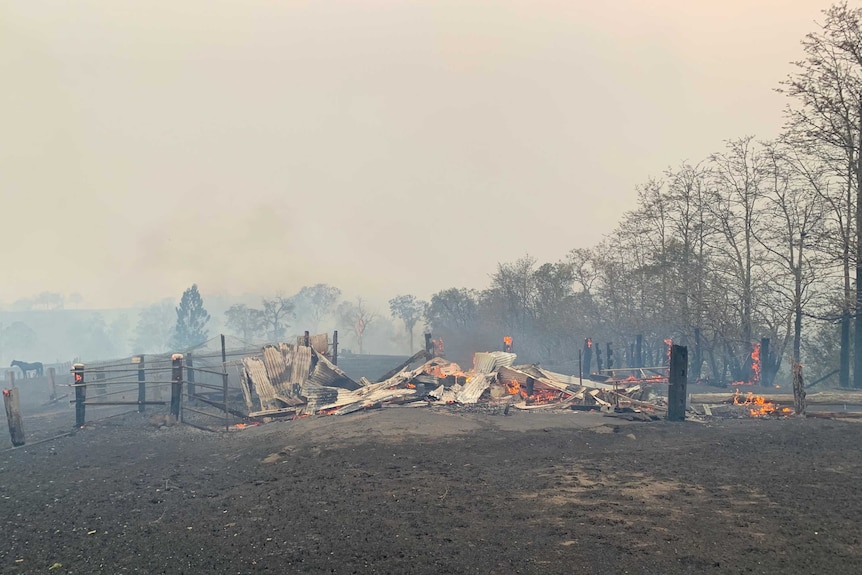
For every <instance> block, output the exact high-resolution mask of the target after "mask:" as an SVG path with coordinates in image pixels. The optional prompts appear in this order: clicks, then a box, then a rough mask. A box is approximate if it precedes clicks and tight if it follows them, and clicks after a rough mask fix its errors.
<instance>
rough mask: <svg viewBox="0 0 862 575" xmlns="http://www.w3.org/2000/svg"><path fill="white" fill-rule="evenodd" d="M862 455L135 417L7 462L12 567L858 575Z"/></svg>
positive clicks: (558, 432) (353, 419)
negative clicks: (211, 428)
mask: <svg viewBox="0 0 862 575" xmlns="http://www.w3.org/2000/svg"><path fill="white" fill-rule="evenodd" d="M68 415H69V414H68V411H65V410H64V411H62V412H59V414H58V415H57V417H62V418H68ZM64 421H65V420H64ZM4 431H5V430H4ZM860 445H862V425H859V424H856V423H851V422H838V421H831V420H800V419H779V420H754V419H751V420H726V421H714V422H711V423H709V424H698V423H684V424H670V423H666V422H656V423H629V422H625V421H620V420H616V419H613V418H608V417H603V416H601V415H600V414H595V413H575V412H568V413H561V414H552V413H525V412H517V411H515V412H512V413H511V414H510V415H508V416H506V415H502V414H499V415H487V414H478V413H459V412H458V411H453V410H450V409H442V408H440V409H438V408H435V409H428V408H425V409H418V408H406V407H401V408H386V409H382V410H376V411H372V412H367V413H358V414H354V415H349V416H343V417H334V416H332V417H321V418H307V419H300V420H296V421H285V422H277V423H271V424H268V425H265V426H261V427H256V428H249V429H246V430H244V431H237V432H232V433H229V434H228V433H221V434H213V433H206V432H202V431H198V430H194V429H190V428H188V427H171V428H163V429H161V430H159V429H156V428H154V427H152V426H150V425H149V423H148V420H147V418H146V417H141V416H138V415H136V414H133V415H128V416H125V417H119V418H114V419H110V420H106V421H104V422H102V423H98V424H95V425H92V426H89V427H87V428H86V429H84V430H81V431H79V432H77V433H76V434H75V435H73V436H70V437H65V438H61V439H57V440H53V441H48V442H46V443H42V444H39V445H34V446H30V447H24V448H21V449H17V450H14V451H8V450H7V451H4V452H2V453H0V532H2V534H3V537H2V543H0V572H3V573H22V574H23V573H57V574H60V573H68V574H71V573H77V574H92V573H106V574H107V573H112V574H113V573H242V574H244V573H345V574H347V573H380V574H396V573H397V574H407V573H417V574H420V573H422V574H424V573H427V574H439V573H488V574H490V573H499V574H508V573H534V574H537V575H538V574H542V575H544V574H549V573H654V574H661V575H666V574H675V573H691V574H701V573H716V574H718V573H782V574H785V575H786V574H795V573H807V574H808V573H818V574H819V573H825V574H840V573H848V574H849V573H853V574H857V573H860V572H862V551H860V549H862V547H860V544H859V543H860V542H859V539H860V536H862V526H860V516H862V514H860V511H862V509H860V495H859V493H860V491H859V489H858V484H859V476H860V471H862V456H860V449H859V448H860Z"/></svg>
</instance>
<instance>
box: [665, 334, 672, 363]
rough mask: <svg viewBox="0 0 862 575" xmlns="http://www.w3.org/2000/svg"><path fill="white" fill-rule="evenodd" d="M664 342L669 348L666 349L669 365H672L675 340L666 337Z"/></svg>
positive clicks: (666, 358)
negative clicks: (671, 355) (671, 352)
mask: <svg viewBox="0 0 862 575" xmlns="http://www.w3.org/2000/svg"><path fill="white" fill-rule="evenodd" d="M664 344H665V345H666V346H667V350H666V351H665V360H666V361H667V365H668V367H670V350H671V348H673V340H672V339H670V338H666V339H665V340H664Z"/></svg>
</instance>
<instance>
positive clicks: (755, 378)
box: [751, 343, 761, 385]
mask: <svg viewBox="0 0 862 575" xmlns="http://www.w3.org/2000/svg"><path fill="white" fill-rule="evenodd" d="M760 368H761V366H760V343H755V344H754V347H753V348H752V350H751V384H752V385H756V384H758V383H760Z"/></svg>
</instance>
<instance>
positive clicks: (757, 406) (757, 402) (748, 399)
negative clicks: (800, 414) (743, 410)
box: [733, 389, 790, 417]
mask: <svg viewBox="0 0 862 575" xmlns="http://www.w3.org/2000/svg"><path fill="white" fill-rule="evenodd" d="M733 403H734V405H750V406H751V409H749V410H748V413H749V415H751V416H752V417H761V416H764V415H772V414H773V413H775V412H776V411H778V408H777V407H776V406H775V404H774V403H772V402H771V401H766V398H765V397H763V396H762V395H754V394H753V393H752V392H750V391H749V392H748V393H747V394H746V395H745V398H744V399H742V398H741V396H740V393H739V390H738V389H737V390H736V393H734V394H733ZM781 411H782V413H789V412H790V409H788V408H786V407H785V408H784V409H782V410H781Z"/></svg>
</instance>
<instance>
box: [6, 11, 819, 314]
mask: <svg viewBox="0 0 862 575" xmlns="http://www.w3.org/2000/svg"><path fill="white" fill-rule="evenodd" d="M827 5H828V3H827V2H817V1H809V2H779V1H760V2H742V1H739V0H733V1H722V2H718V1H710V2H679V1H675V2H671V1H669V0H665V1H659V2H650V3H645V2H641V1H639V0H626V1H620V2H613V3H599V2H572V1H567V2H557V1H533V0H531V1H529V2H526V1H513V0H495V1H493V2H478V1H476V2H474V1H468V2H464V1H458V2H454V1H443V2H392V1H371V0H369V1H364V2H346V1H333V2H281V3H274V2H269V1H266V2H262V1H258V2H253V1H246V2H213V1H211V0H208V1H207V2H200V1H196V2H193V1H188V0H184V1H179V2H158V3H146V4H139V3H131V2H117V1H115V0H94V1H89V2H70V3H60V4H57V3H52V4H50V5H49V4H44V3H34V2H5V3H3V4H2V5H0V74H2V78H3V86H4V89H3V90H2V91H0V125H2V126H3V130H2V136H0V190H2V192H0V198H2V199H0V211H2V213H3V237H4V241H3V245H4V247H3V259H4V265H5V268H6V271H7V274H6V278H7V279H6V280H4V281H3V282H0V302H2V303H5V304H8V303H10V302H13V301H15V300H16V299H19V298H24V297H31V296H33V295H34V294H36V293H39V292H43V291H54V292H61V293H64V294H69V293H79V294H81V296H82V297H83V305H84V306H86V307H89V308H114V307H117V308H119V307H130V306H134V305H141V304H143V303H146V302H152V301H156V300H159V299H161V298H165V297H170V298H174V299H176V298H177V297H178V295H179V294H180V293H181V292H182V290H183V289H185V288H186V287H188V286H189V285H190V284H192V283H193V282H197V283H198V284H199V285H200V286H201V289H202V291H203V292H204V293H205V294H214V293H218V294H242V293H265V294H271V293H276V292H282V293H285V294H289V293H293V292H295V291H296V290H297V289H298V288H299V287H300V286H302V285H308V284H314V283H318V282H325V283H330V284H333V285H337V286H339V287H340V288H341V289H342V290H343V291H344V294H345V296H347V297H353V296H355V295H364V296H366V297H369V298H371V299H373V300H375V301H378V302H385V301H386V300H387V299H388V298H389V297H392V296H393V295H395V294H398V293H414V294H416V295H418V296H420V297H423V298H427V297H428V296H429V295H430V294H431V293H433V292H435V291H437V290H440V289H443V288H446V287H450V286H453V285H454V286H466V287H475V288H481V287H484V286H485V285H487V280H488V274H490V273H491V272H492V271H493V270H494V268H495V265H496V263H497V262H499V261H509V260H512V259H514V258H517V257H519V256H521V255H523V254H525V253H530V254H532V255H534V256H536V257H537V258H539V259H541V260H543V261H553V260H555V259H558V258H560V257H562V255H563V254H565V253H566V252H567V251H568V250H570V249H572V248H575V247H587V246H591V245H593V244H595V243H596V241H597V240H598V239H599V238H600V237H601V236H602V234H604V233H605V232H606V231H608V230H610V229H611V228H612V227H613V226H614V225H615V223H616V222H617V220H618V219H619V217H620V215H621V213H622V212H623V211H625V210H626V209H628V208H629V207H630V205H631V204H632V202H633V200H634V197H635V186H636V185H637V184H638V183H639V182H642V181H644V180H645V179H646V178H647V177H648V176H649V175H651V174H657V173H659V172H661V170H663V169H664V168H665V167H666V166H668V165H671V164H677V163H678V162H679V161H680V160H682V159H685V158H701V157H704V156H706V155H707V154H709V153H710V152H712V151H714V150H716V149H718V148H720V147H721V142H722V141H723V140H725V139H728V138H734V137H739V136H742V135H745V134H752V133H753V134H757V135H759V136H762V137H772V136H774V135H775V134H776V133H777V132H778V130H779V128H780V126H781V124H782V116H781V110H782V107H783V105H784V103H783V101H782V96H781V95H779V94H776V93H775V92H774V88H776V87H777V85H778V82H779V81H780V80H781V79H782V78H784V77H785V75H786V74H787V72H788V70H789V69H790V66H789V64H788V63H789V62H790V61H791V60H794V59H797V58H799V56H800V47H799V40H800V39H801V38H802V37H803V36H804V34H805V33H807V32H809V31H810V30H811V29H812V28H813V22H814V21H815V20H816V19H817V18H818V17H819V15H820V10H821V9H823V8H825V7H827ZM383 305H385V304H383ZM381 308H382V306H381ZM381 311H382V309H381Z"/></svg>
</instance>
